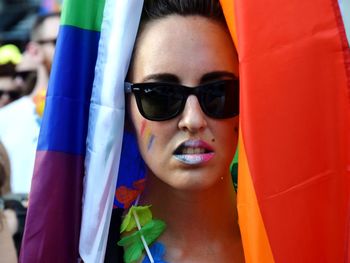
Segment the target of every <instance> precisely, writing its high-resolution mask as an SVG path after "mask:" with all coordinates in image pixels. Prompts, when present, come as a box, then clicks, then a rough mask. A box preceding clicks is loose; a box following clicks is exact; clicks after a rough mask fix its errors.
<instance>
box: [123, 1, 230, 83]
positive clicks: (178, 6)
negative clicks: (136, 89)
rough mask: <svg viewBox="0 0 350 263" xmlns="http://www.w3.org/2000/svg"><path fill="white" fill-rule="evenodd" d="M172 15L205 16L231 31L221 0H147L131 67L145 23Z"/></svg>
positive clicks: (128, 76)
mask: <svg viewBox="0 0 350 263" xmlns="http://www.w3.org/2000/svg"><path fill="white" fill-rule="evenodd" d="M170 15H179V16H201V17H205V18H208V19H211V20H213V21H216V22H218V23H220V24H221V25H222V26H223V27H224V28H225V29H227V31H229V30H228V27H227V24H226V20H225V16H224V13H223V11H222V8H221V5H220V2H219V0H145V1H144V4H143V8H142V13H141V20H140V25H139V29H138V33H137V36H136V41H135V46H134V50H133V55H132V60H131V63H130V65H131V67H130V68H132V64H133V58H134V53H135V50H136V49H137V43H138V39H139V37H140V35H141V34H142V31H143V29H144V27H145V25H146V24H147V23H149V22H151V21H155V20H158V19H162V18H165V17H167V16H170ZM127 79H130V71H129V73H128V75H127Z"/></svg>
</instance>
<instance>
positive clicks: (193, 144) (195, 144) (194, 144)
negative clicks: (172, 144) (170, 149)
mask: <svg viewBox="0 0 350 263" xmlns="http://www.w3.org/2000/svg"><path fill="white" fill-rule="evenodd" d="M184 147H188V148H202V149H204V150H206V151H207V152H213V151H214V149H213V147H211V146H210V145H209V144H208V143H207V142H205V141H203V140H187V141H184V142H182V143H181V144H180V145H179V146H178V147H176V149H175V151H174V154H177V152H178V151H179V149H181V148H184Z"/></svg>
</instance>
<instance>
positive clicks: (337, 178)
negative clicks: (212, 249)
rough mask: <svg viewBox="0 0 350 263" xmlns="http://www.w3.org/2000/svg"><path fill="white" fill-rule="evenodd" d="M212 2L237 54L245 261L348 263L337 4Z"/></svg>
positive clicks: (346, 152) (329, 0)
mask: <svg viewBox="0 0 350 263" xmlns="http://www.w3.org/2000/svg"><path fill="white" fill-rule="evenodd" d="M221 2H222V4H223V7H224V12H225V15H226V18H227V20H228V24H229V26H230V31H231V34H232V35H233V39H234V40H235V43H236V46H237V48H238V53H239V62H240V83H241V87H240V91H241V95H240V96H241V103H240V105H241V111H240V138H239V162H238V163H239V172H238V211H239V224H240V228H241V232H242V240H243V245H244V252H245V256H246V262H254V263H256V262H263V263H269V262H280V263H288V262H291V263H292V262H293V263H294V262H349V261H350V254H349V253H350V242H349V241H350V239H349V236H350V235H349V234H350V229H349V226H350V50H349V44H348V42H347V40H346V34H345V29H344V23H343V20H342V17H341V13H340V10H339V6H338V2H337V1H336V0H319V1H304V0H293V1H274V0H265V1H256V0H235V1H232V0H227V1H226V0H222V1H221ZM347 3H349V2H348V1H347ZM343 4H344V5H348V4H346V3H345V1H344V2H343ZM343 11H345V9H343ZM343 14H345V12H343ZM347 15H349V13H347ZM348 19H349V17H344V21H349V20H348Z"/></svg>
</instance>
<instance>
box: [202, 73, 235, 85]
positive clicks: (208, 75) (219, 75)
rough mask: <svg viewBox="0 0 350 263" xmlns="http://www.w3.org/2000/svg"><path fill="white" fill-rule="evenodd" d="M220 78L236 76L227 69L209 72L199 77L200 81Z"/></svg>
mask: <svg viewBox="0 0 350 263" xmlns="http://www.w3.org/2000/svg"><path fill="white" fill-rule="evenodd" d="M222 78H233V79H237V78H238V77H237V76H236V75H235V74H234V73H232V72H229V71H213V72H209V73H206V74H204V75H203V76H202V77H201V83H204V82H209V81H213V80H217V79H222Z"/></svg>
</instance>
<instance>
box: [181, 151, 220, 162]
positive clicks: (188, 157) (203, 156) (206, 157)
mask: <svg viewBox="0 0 350 263" xmlns="http://www.w3.org/2000/svg"><path fill="white" fill-rule="evenodd" d="M214 154H215V153H214V152H210V153H200V154H174V158H175V159H176V160H178V161H179V162H181V163H184V164H188V165H199V164H203V163H206V162H208V161H210V160H211V159H212V158H213V157H214Z"/></svg>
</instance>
